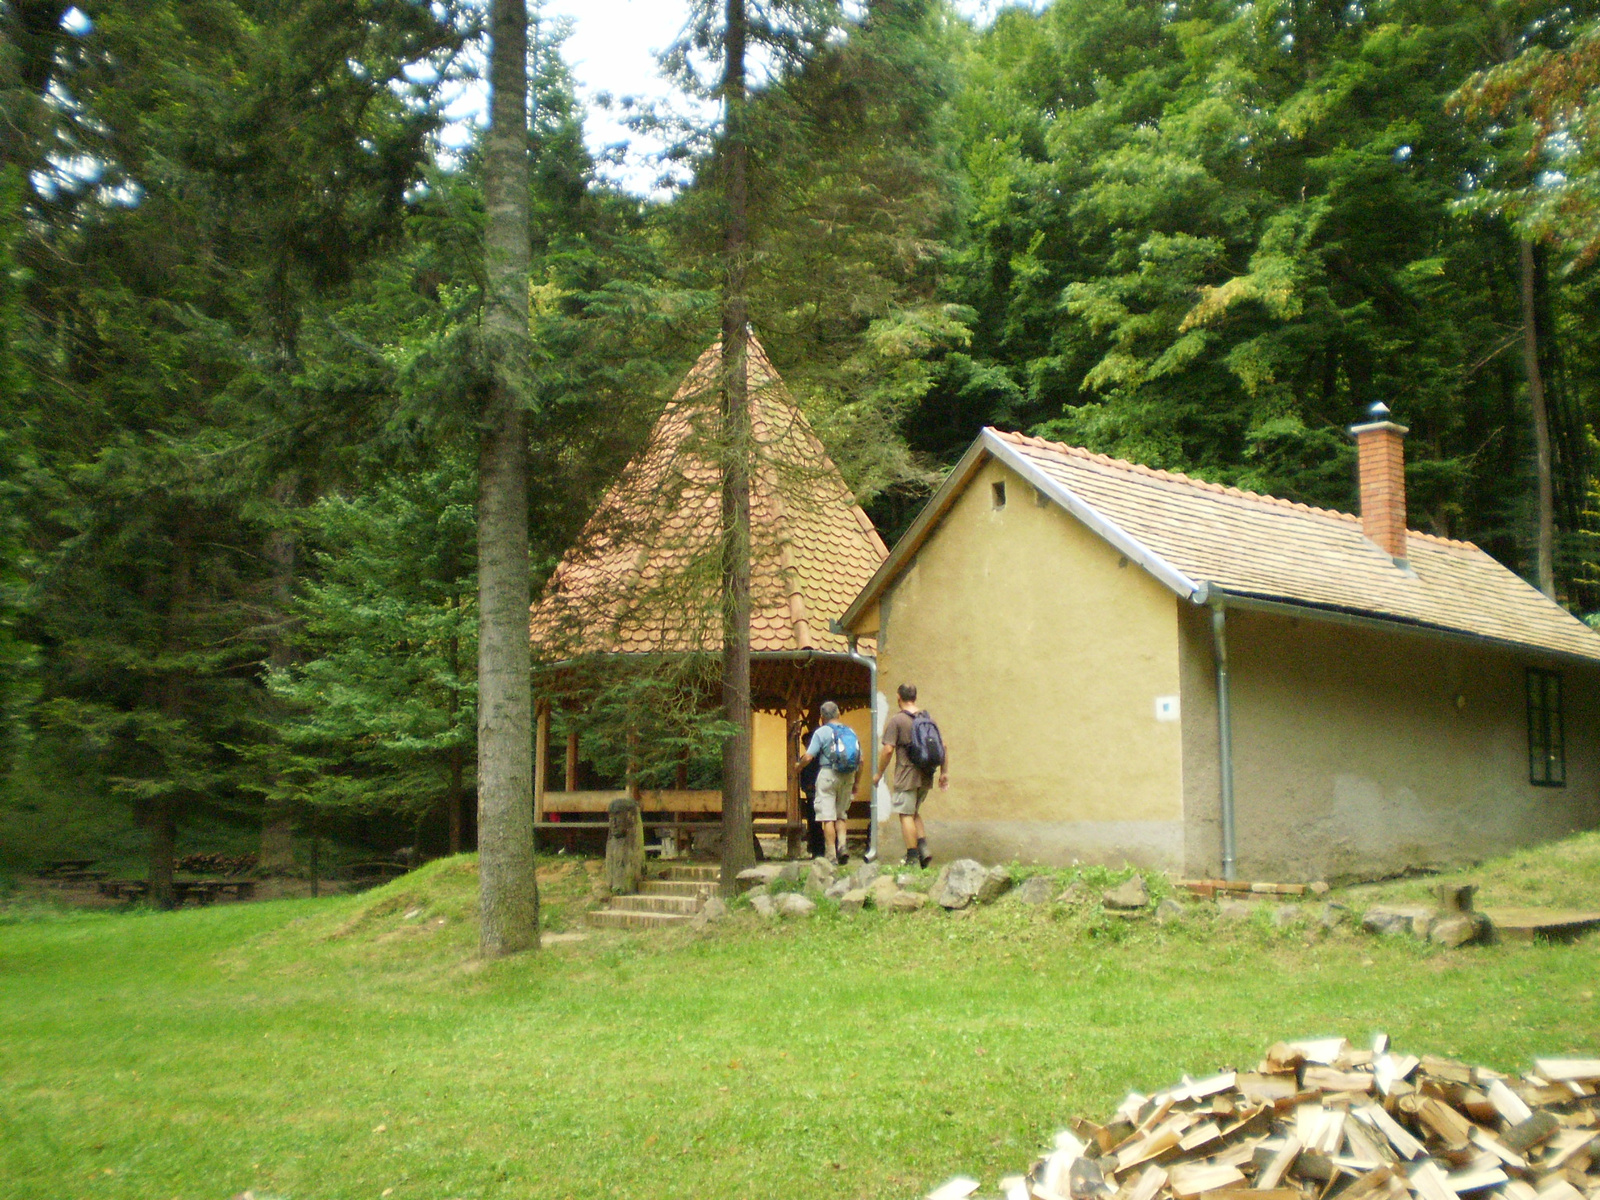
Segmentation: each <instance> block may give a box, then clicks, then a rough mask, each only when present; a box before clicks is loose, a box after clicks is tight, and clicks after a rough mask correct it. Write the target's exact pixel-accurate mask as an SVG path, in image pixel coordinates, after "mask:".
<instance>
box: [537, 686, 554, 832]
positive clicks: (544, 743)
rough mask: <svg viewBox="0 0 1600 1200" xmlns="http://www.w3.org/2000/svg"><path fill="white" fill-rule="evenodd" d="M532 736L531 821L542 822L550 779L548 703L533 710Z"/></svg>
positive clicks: (542, 703) (546, 701)
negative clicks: (545, 795)
mask: <svg viewBox="0 0 1600 1200" xmlns="http://www.w3.org/2000/svg"><path fill="white" fill-rule="evenodd" d="M534 714H535V715H534V721H535V725H534V734H533V819H534V820H535V821H542V820H544V793H545V788H546V787H547V786H549V779H550V701H548V700H541V701H539V704H538V707H537V708H535V709H534Z"/></svg>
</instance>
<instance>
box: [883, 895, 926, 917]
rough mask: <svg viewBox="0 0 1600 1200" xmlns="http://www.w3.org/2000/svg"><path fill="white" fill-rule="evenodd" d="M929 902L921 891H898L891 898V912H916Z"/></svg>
mask: <svg viewBox="0 0 1600 1200" xmlns="http://www.w3.org/2000/svg"><path fill="white" fill-rule="evenodd" d="M927 902H928V898H927V897H926V896H924V895H923V894H922V893H921V892H896V893H895V894H894V895H893V896H892V897H890V900H889V911H890V912H916V911H917V909H919V908H921V907H922V906H923V905H924V904H926V903H927Z"/></svg>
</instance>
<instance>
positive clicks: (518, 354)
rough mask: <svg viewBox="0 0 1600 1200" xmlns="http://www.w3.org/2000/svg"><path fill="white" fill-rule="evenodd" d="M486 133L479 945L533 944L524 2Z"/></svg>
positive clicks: (498, 55)
mask: <svg viewBox="0 0 1600 1200" xmlns="http://www.w3.org/2000/svg"><path fill="white" fill-rule="evenodd" d="M489 32H490V36H491V38H492V39H493V44H492V48H491V51H490V58H489V91H490V107H489V132H488V136H487V137H486V138H485V139H484V183H483V191H484V200H485V207H486V208H487V216H488V221H487V224H486V226H485V229H484V239H483V240H484V278H485V280H486V283H487V287H488V295H487V297H486V303H485V305H484V317H483V332H484V341H485V346H486V349H487V351H488V357H489V363H490V369H491V371H492V372H493V385H492V389H491V394H490V398H489V401H488V406H487V411H486V412H485V413H484V418H483V422H482V426H481V434H480V438H479V443H478V872H479V880H480V885H479V915H480V924H479V931H478V946H479V950H480V951H481V952H482V953H483V954H484V955H485V956H486V957H496V956H499V955H502V954H512V953H515V952H516V951H518V950H525V949H528V948H530V947H531V948H534V949H537V948H538V945H539V888H538V882H537V879H536V876H535V874H534V862H533V722H532V712H533V696H532V690H531V682H532V681H531V679H530V676H529V662H528V441H527V438H528V435H527V421H526V415H525V408H524V405H525V404H526V397H527V374H528V359H529V350H530V347H529V344H528V271H529V265H530V262H529V260H530V251H529V235H528V221H529V215H528V208H529V194H528V188H529V175H528V10H527V5H526V0H493V4H492V7H491V9H490V16H489Z"/></svg>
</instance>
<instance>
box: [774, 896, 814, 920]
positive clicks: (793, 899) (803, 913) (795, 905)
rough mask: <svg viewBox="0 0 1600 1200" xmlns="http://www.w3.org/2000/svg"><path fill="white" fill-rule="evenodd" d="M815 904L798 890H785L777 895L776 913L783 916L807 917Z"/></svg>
mask: <svg viewBox="0 0 1600 1200" xmlns="http://www.w3.org/2000/svg"><path fill="white" fill-rule="evenodd" d="M816 911H817V906H816V905H815V904H813V903H812V902H811V901H810V900H807V899H806V898H805V897H804V896H802V895H801V894H800V893H799V892H785V893H784V894H783V895H781V896H779V897H778V915H779V916H783V917H809V916H810V915H811V914H812V913H814V912H816Z"/></svg>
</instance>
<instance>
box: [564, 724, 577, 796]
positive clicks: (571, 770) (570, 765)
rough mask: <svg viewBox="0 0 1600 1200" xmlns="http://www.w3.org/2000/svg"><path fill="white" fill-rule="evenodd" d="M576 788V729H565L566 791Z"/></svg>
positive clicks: (575, 789)
mask: <svg viewBox="0 0 1600 1200" xmlns="http://www.w3.org/2000/svg"><path fill="white" fill-rule="evenodd" d="M577 790H578V731H577V730H576V729H569V730H567V791H569V792H575V791H577Z"/></svg>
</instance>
